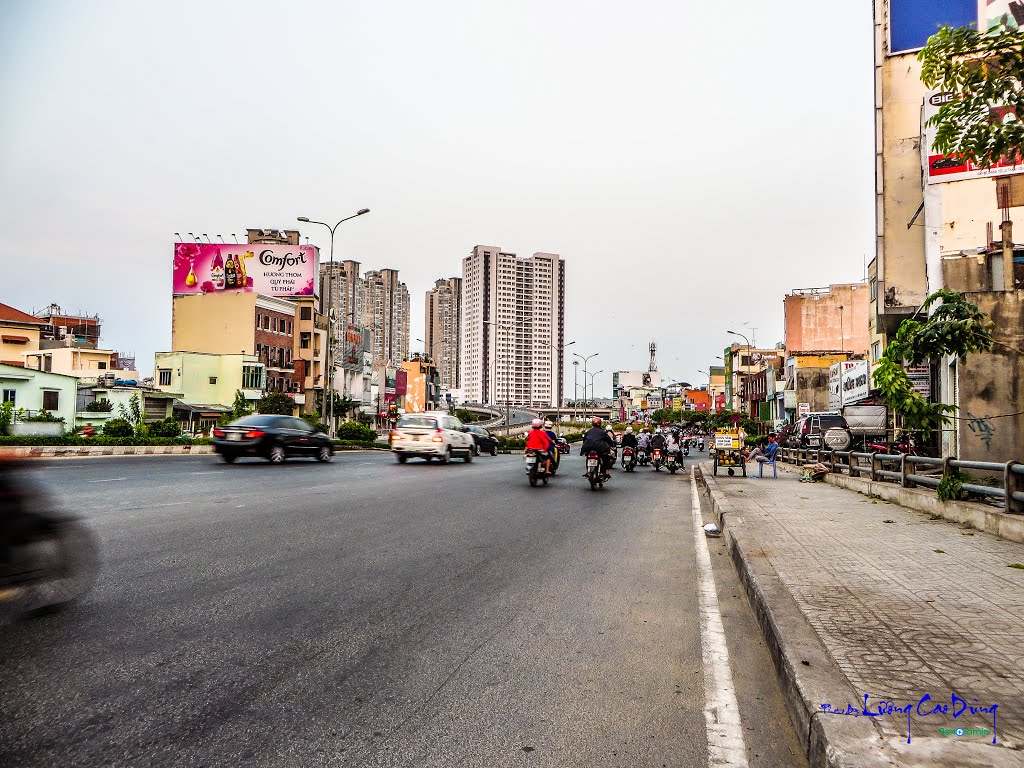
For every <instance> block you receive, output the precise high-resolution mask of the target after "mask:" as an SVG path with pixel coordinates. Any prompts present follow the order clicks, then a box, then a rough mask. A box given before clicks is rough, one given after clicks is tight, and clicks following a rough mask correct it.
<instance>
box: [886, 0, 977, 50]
mask: <svg viewBox="0 0 1024 768" xmlns="http://www.w3.org/2000/svg"><path fill="white" fill-rule="evenodd" d="M985 2H986V0H891V2H890V3H889V53H906V52H907V51H916V50H917V49H918V48H924V44H925V43H927V42H928V38H929V37H931V36H932V35H934V34H935V33H936V32H938V31H939V27H941V26H942V25H944V24H948V25H949V26H951V27H966V26H967V25H968V24H975V23H977V21H978V17H979V10H980V9H981V8H983V7H984V4H985Z"/></svg>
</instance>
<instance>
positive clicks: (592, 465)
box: [586, 451, 604, 491]
mask: <svg viewBox="0 0 1024 768" xmlns="http://www.w3.org/2000/svg"><path fill="white" fill-rule="evenodd" d="M586 477H587V480H588V481H590V490H592V491H596V490H597V489H598V488H604V470H603V469H602V468H601V457H600V456H598V455H597V452H596V451H591V452H590V453H588V454H587V475H586Z"/></svg>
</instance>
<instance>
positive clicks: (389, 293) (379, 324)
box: [363, 269, 410, 366]
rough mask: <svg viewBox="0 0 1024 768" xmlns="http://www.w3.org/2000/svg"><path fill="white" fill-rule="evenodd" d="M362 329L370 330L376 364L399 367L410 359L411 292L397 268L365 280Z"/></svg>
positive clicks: (372, 351)
mask: <svg viewBox="0 0 1024 768" xmlns="http://www.w3.org/2000/svg"><path fill="white" fill-rule="evenodd" d="M363 301H364V305H363V326H364V327H366V328H367V329H369V331H370V339H371V348H370V352H371V354H372V355H373V360H374V365H378V364H382V365H385V366H396V365H399V364H400V363H401V362H402V361H403V360H405V359H406V358H407V357H408V356H409V320H410V311H409V289H408V288H407V287H406V285H405V283H403V282H402V281H401V280H399V279H398V270H397V269H379V270H374V271H371V272H367V273H366V275H365V276H364V277H363Z"/></svg>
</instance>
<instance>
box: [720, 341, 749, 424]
mask: <svg viewBox="0 0 1024 768" xmlns="http://www.w3.org/2000/svg"><path fill="white" fill-rule="evenodd" d="M726 333H731V334H732V335H733V336H739V337H740V338H741V339H743V341H745V342H746V343H747V367H748V368H749V367H750V339H748V338H747V337H746V336H744V335H743V334H742V333H737V332H736V331H726ZM742 365H743V360H742V359H741V360H740V366H741V367H742ZM734 373H735V371H734ZM737 397H739V395H737ZM729 405H732V403H729ZM740 405H741V406H742V403H741V404H740ZM737 410H742V408H740V409H737Z"/></svg>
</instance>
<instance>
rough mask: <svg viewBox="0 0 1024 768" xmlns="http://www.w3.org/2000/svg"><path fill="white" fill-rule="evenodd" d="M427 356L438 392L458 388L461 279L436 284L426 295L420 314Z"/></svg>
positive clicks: (439, 281) (456, 278)
mask: <svg viewBox="0 0 1024 768" xmlns="http://www.w3.org/2000/svg"><path fill="white" fill-rule="evenodd" d="M424 315H425V317H424V319H425V324H424V328H425V329H426V334H427V335H426V337H425V339H424V341H425V342H426V348H427V354H428V355H430V359H431V360H433V361H434V365H436V366H437V371H438V374H439V377H440V384H441V389H442V391H443V390H449V389H457V388H458V387H459V385H460V359H459V327H460V324H461V320H462V278H460V277H449V278H448V279H447V280H438V281H437V282H436V283H434V288H433V289H432V290H430V291H427V300H426V306H425V311H424Z"/></svg>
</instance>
